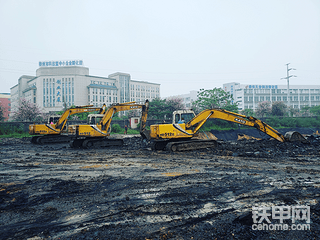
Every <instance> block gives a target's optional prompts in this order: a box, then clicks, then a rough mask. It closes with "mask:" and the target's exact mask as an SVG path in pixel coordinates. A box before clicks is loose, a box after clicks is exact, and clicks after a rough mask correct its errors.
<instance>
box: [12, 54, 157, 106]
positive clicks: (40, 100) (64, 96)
mask: <svg viewBox="0 0 320 240" xmlns="http://www.w3.org/2000/svg"><path fill="white" fill-rule="evenodd" d="M10 90H11V103H12V108H11V109H12V111H15V110H16V109H17V107H18V104H19V99H22V98H24V99H27V100H29V101H30V102H32V103H35V104H37V106H38V107H39V108H41V109H42V110H43V112H56V111H61V110H62V109H63V107H64V106H66V107H70V106H71V105H75V106H80V105H94V106H95V107H99V106H102V105H103V104H104V103H105V104H106V105H107V106H109V105H111V104H113V103H122V102H130V101H137V102H140V101H141V102H144V101H145V100H146V99H149V100H152V99H154V98H159V97H160V84H157V83H151V82H146V81H137V80H132V79H131V76H130V74H128V73H120V72H117V73H114V74H110V75H109V76H108V77H99V76H91V75H89V68H87V67H84V66H83V62H82V60H78V61H49V62H48V61H46V62H39V68H38V69H37V71H36V76H27V75H23V76H21V77H20V78H19V80H18V84H17V85H15V86H13V87H12V88H11V89H10Z"/></svg>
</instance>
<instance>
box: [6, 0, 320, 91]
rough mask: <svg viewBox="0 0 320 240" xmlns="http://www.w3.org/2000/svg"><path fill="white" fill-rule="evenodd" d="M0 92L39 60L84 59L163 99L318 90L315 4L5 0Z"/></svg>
mask: <svg viewBox="0 0 320 240" xmlns="http://www.w3.org/2000/svg"><path fill="white" fill-rule="evenodd" d="M0 23H1V24H0V83H1V85H0V92H10V87H12V86H14V85H15V84H17V81H18V78H19V77H20V76H21V75H32V76H35V74H36V69H37V68H38V64H39V61H50V60H77V59H82V60H83V61H84V64H85V66H86V67H89V71H90V75H94V76H104V77H107V76H108V75H109V74H111V73H114V72H125V73H129V74H130V75H131V78H132V79H133V80H143V81H150V82H155V83H160V84H161V88H160V91H161V97H167V96H172V95H178V94H185V93H189V91H191V90H199V89H200V88H204V89H212V88H214V87H222V84H223V83H227V82H234V81H236V82H240V83H248V84H286V81H285V80H280V78H281V77H285V76H286V66H285V64H286V63H289V62H290V63H291V65H290V67H293V68H296V69H297V70H296V71H292V72H291V73H292V74H295V75H297V77H296V78H291V79H290V83H291V84H292V85H294V84H295V85H297V84H308V85H311V84H319V85H320V1H319V0H268V1H266V0H264V1H262V0H193V1H187V0H181V1H178V0H168V1H166V0H161V1H160V0H159V1H155V0H154V1H153V0H146V1H140V0H136V1H132V0H128V1H125V0H117V1H112V0H110V1H107V0H104V1H92V0H90V1H89V0H88V1H84V0H75V1H70V0H69V1H66V0H64V1H57V0H55V1H43V0H29V1H26V0H21V1H16V0H0Z"/></svg>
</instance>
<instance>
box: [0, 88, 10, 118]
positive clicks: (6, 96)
mask: <svg viewBox="0 0 320 240" xmlns="http://www.w3.org/2000/svg"><path fill="white" fill-rule="evenodd" d="M0 105H1V108H2V110H3V116H4V121H8V119H9V115H10V112H11V99H10V93H0Z"/></svg>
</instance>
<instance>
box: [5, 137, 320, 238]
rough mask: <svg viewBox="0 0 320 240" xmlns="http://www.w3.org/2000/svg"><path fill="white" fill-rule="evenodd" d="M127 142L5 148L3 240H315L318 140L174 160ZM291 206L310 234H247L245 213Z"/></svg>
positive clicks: (136, 140) (251, 143) (319, 230)
mask: <svg viewBox="0 0 320 240" xmlns="http://www.w3.org/2000/svg"><path fill="white" fill-rule="evenodd" d="M124 140H125V146H123V147H116V148H104V149H72V148H70V147H69V146H68V145H67V144H52V145H49V144H47V145H33V144H31V143H30V139H29V138H24V139H2V140H1V141H0V238H1V239H34V240H35V239H320V204H319V200H320V174H319V173H320V166H319V159H320V139H319V137H317V136H309V140H310V141H309V142H308V143H293V142H287V143H281V142H278V141H276V140H270V139H263V140H254V139H252V140H245V139H244V140H239V141H219V144H218V147H217V148H214V149H202V150H198V151H188V152H180V153H170V152H166V151H152V150H151V149H150V148H149V147H148V145H147V144H146V143H145V142H142V141H141V139H140V137H137V136H126V137H125V139H124ZM298 205H308V206H310V216H311V217H310V218H311V223H310V230H300V231H298V230H261V231H259V230H253V229H252V224H253V220H252V207H254V206H256V207H261V206H269V207H271V206H298ZM271 220H272V223H279V220H273V219H271ZM289 223H290V222H289ZM301 223H305V221H302V222H301Z"/></svg>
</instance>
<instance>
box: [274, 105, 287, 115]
mask: <svg viewBox="0 0 320 240" xmlns="http://www.w3.org/2000/svg"><path fill="white" fill-rule="evenodd" d="M286 110H287V105H286V104H284V102H273V103H272V107H271V114H272V115H273V116H284V115H285V114H286Z"/></svg>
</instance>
